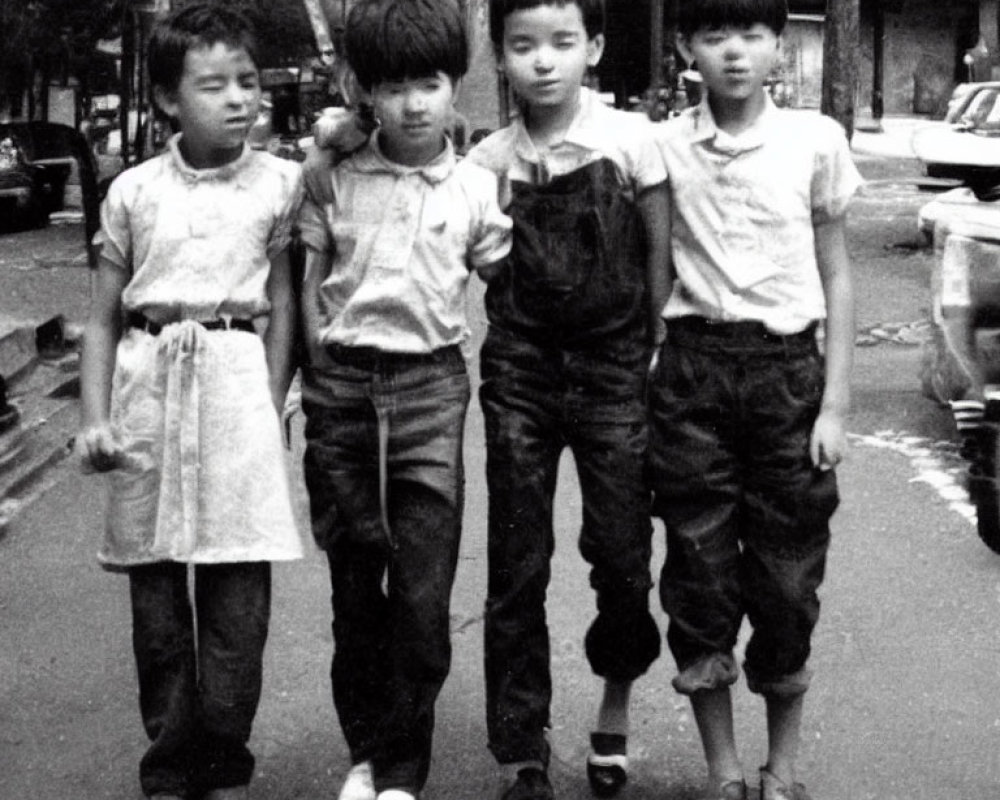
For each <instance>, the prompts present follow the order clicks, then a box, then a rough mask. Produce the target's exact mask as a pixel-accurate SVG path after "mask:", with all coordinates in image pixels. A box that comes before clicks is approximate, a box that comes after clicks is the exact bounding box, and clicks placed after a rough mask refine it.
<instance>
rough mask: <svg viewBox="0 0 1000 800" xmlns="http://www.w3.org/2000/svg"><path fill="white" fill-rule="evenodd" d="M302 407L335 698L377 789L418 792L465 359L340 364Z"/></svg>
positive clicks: (443, 643)
mask: <svg viewBox="0 0 1000 800" xmlns="http://www.w3.org/2000/svg"><path fill="white" fill-rule="evenodd" d="M335 355H339V356H342V357H343V358H344V359H345V360H344V361H342V362H341V363H339V364H337V365H336V367H332V368H330V370H328V371H327V374H326V376H325V383H324V385H325V386H327V387H328V388H329V390H330V397H329V398H328V400H329V405H323V406H318V405H314V404H309V405H308V406H307V407H306V409H305V410H306V414H307V421H306V440H307V449H306V457H305V470H306V484H307V486H308V489H309V493H310V506H311V509H312V515H313V525H314V529H315V532H316V535H317V538H318V540H319V541H321V542H322V543H323V545H324V547H325V549H326V552H327V555H328V557H329V562H330V579H331V586H332V604H333V637H334V657H333V665H332V669H331V676H332V682H333V701H334V705H335V707H336V710H337V716H338V718H339V720H340V725H341V728H342V729H343V731H344V737H345V739H346V740H347V744H348V747H349V748H350V751H351V759H352V761H354V762H355V763H358V762H360V761H366V760H371V761H372V767H373V773H374V780H375V787H376V789H377V790H378V791H383V790H385V789H390V788H399V789H406V790H408V791H411V792H414V793H416V792H419V791H420V790H421V789H422V788H423V786H424V783H425V782H426V780H427V774H428V770H429V767H430V760H431V745H432V737H433V732H434V705H435V702H436V700H437V697H438V694H439V693H440V690H441V686H442V685H443V684H444V681H445V679H446V678H447V676H448V671H449V668H450V665H451V638H450V627H449V614H450V602H451V588H452V584H453V582H454V578H455V568H456V566H457V563H458V549H459V543H460V540H461V521H462V510H463V504H464V471H463V463H462V443H463V431H464V425H465V415H466V410H467V407H468V403H469V399H470V396H469V392H470V390H469V378H468V374H467V372H466V367H465V361H464V359H463V358H462V356H461V353H460V351H459V350H458V348H448V349H446V350H444V351H441V352H438V353H437V354H431V355H427V356H406V355H399V354H397V355H393V354H391V353H383V354H378V353H374V352H369V353H368V354H367V355H365V354H364V353H354V354H347V353H339V354H335Z"/></svg>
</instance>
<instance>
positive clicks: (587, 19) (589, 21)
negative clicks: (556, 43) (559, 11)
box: [490, 0, 604, 53]
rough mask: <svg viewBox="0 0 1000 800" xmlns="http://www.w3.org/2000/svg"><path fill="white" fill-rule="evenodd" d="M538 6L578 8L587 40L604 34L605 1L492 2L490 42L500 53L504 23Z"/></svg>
mask: <svg viewBox="0 0 1000 800" xmlns="http://www.w3.org/2000/svg"><path fill="white" fill-rule="evenodd" d="M538 6H578V7H579V8H580V13H581V14H582V15H583V27H584V28H585V29H586V30H587V38H588V39H593V38H594V37H595V36H598V35H600V34H602V33H604V0H490V40H491V41H492V42H493V48H494V49H495V50H496V51H497V52H498V53H499V52H500V51H501V50H502V49H503V30H504V22H506V20H507V17H509V16H510V15H511V14H513V13H514V12H515V11H525V10H527V9H530V8H537V7H538Z"/></svg>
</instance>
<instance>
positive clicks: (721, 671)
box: [672, 653, 740, 694]
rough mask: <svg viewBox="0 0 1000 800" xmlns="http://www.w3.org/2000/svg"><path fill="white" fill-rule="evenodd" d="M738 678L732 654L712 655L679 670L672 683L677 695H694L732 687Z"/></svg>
mask: <svg viewBox="0 0 1000 800" xmlns="http://www.w3.org/2000/svg"><path fill="white" fill-rule="evenodd" d="M739 677H740V668H739V666H738V665H737V663H736V659H735V658H733V654H732V653H712V654H711V655H707V656H703V657H702V658H699V659H698V660H697V661H694V662H692V663H690V664H688V665H687V666H686V667H684V668H683V669H681V670H680V672H679V673H678V674H677V676H676V677H675V678H674V679H673V681H672V683H673V686H674V689H675V690H676V691H677V692H678V693H680V694H694V693H695V692H699V691H701V690H703V689H721V688H723V687H725V686H732V685H733V684H734V683H736V679H737V678H739Z"/></svg>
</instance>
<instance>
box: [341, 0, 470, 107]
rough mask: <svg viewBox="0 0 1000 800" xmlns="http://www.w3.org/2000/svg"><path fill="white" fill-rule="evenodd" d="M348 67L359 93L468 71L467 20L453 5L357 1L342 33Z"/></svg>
mask: <svg viewBox="0 0 1000 800" xmlns="http://www.w3.org/2000/svg"><path fill="white" fill-rule="evenodd" d="M344 50H345V53H346V55H347V63H348V64H350V66H351V69H352V70H354V74H355V75H356V76H357V79H358V83H360V84H361V88H363V89H364V90H365V91H368V92H370V91H371V90H372V87H373V86H376V85H377V84H379V83H384V82H386V81H399V80H404V79H406V78H423V77H426V76H428V75H436V74H437V73H438V72H443V73H444V74H445V75H447V76H448V77H450V78H451V79H452V80H453V81H457V80H458V79H459V78H461V77H462V76H463V75H465V73H466V72H468V70H469V44H468V37H467V34H466V31H465V18H464V16H463V14H462V9H461V8H460V7H459V5H458V2H457V0H361V2H359V3H356V4H355V6H354V7H353V8H352V9H351V13H350V14H349V15H348V17H347V26H346V30H345V31H344Z"/></svg>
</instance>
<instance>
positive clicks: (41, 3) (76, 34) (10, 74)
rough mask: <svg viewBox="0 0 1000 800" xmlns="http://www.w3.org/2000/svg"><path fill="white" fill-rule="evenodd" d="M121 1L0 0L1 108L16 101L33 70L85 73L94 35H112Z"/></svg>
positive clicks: (57, 75) (49, 74) (61, 75)
mask: <svg viewBox="0 0 1000 800" xmlns="http://www.w3.org/2000/svg"><path fill="white" fill-rule="evenodd" d="M121 2H122V0H27V2H25V0H0V107H3V106H8V107H9V106H10V105H15V106H16V105H17V104H18V102H19V99H20V96H21V95H23V94H24V92H25V91H26V90H28V89H29V88H31V86H32V84H33V80H34V77H35V75H36V74H38V75H41V76H43V77H48V78H50V79H53V78H55V79H58V78H66V77H68V76H69V75H77V74H80V73H81V72H84V73H86V72H87V71H88V69H89V67H90V63H91V60H92V56H93V53H94V48H95V46H96V43H97V41H98V40H99V39H102V38H105V37H108V36H114V35H115V33H116V31H117V27H118V24H119V22H120V20H121V5H120V3H121Z"/></svg>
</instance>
